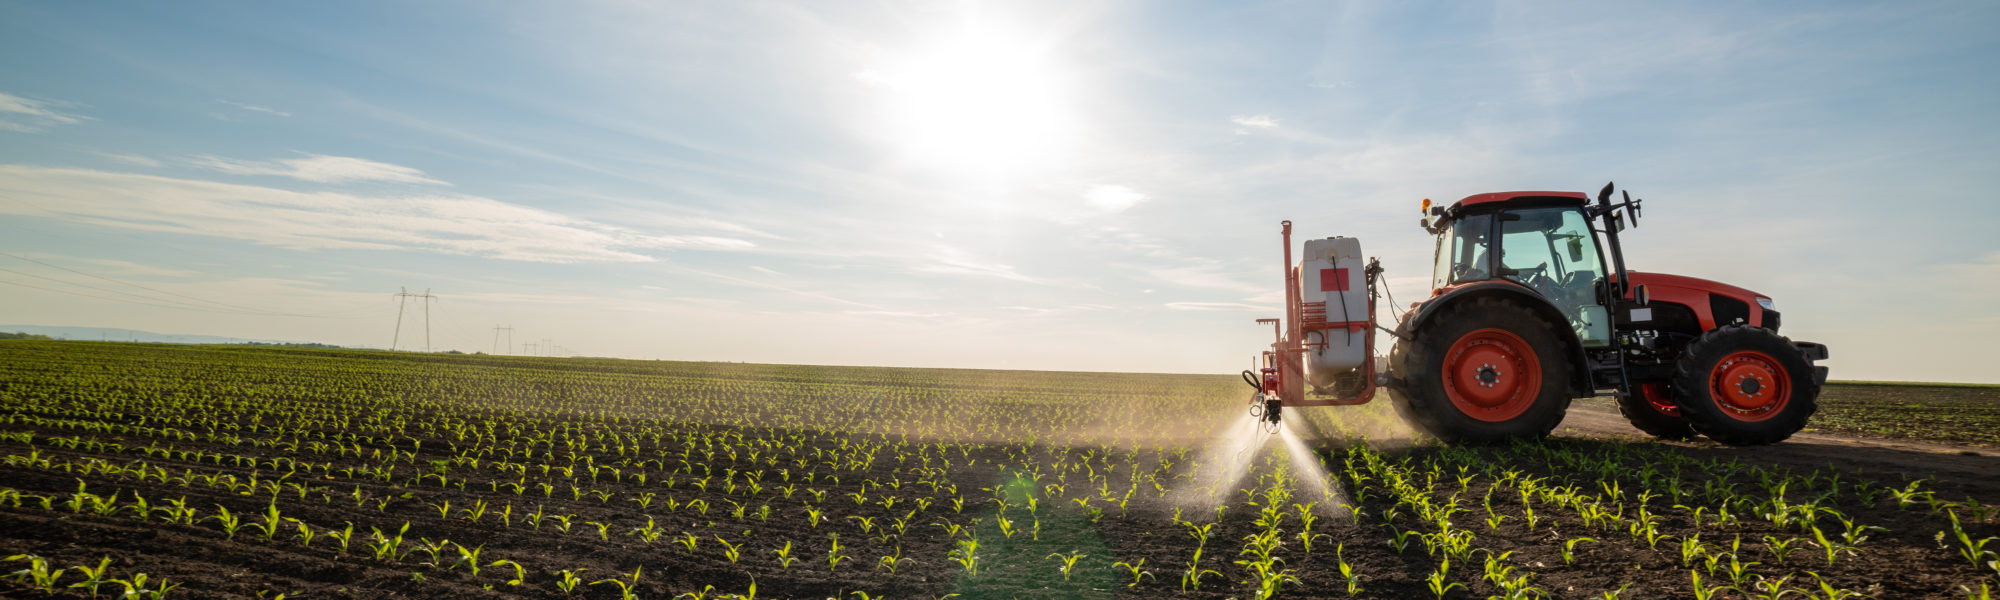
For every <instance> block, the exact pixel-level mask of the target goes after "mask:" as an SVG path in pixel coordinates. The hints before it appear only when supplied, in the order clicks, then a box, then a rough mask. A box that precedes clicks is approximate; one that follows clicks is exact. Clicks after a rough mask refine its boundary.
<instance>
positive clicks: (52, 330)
mask: <svg viewBox="0 0 2000 600" xmlns="http://www.w3.org/2000/svg"><path fill="white" fill-rule="evenodd" d="M17 332H18V333H26V334H32V335H45V336H48V337H51V338H55V339H58V340H82V341H107V342H148V343H156V344H283V345H299V346H322V347H327V348H335V347H337V346H331V345H327V344H318V343H312V342H294V341H286V340H267V339H254V338H232V337H221V336H214V335H191V334H182V333H153V332H151V331H140V330H137V329H116V328H110V327H63V326H51V325H0V333H17Z"/></svg>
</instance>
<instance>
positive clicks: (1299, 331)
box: [1262, 221, 1376, 406]
mask: <svg viewBox="0 0 2000 600" xmlns="http://www.w3.org/2000/svg"><path fill="white" fill-rule="evenodd" d="M1283 225H1284V229H1283V237H1284V244H1285V253H1284V256H1285V263H1284V267H1285V323H1284V326H1283V327H1282V328H1280V329H1279V330H1278V331H1275V332H1273V335H1275V336H1276V337H1277V339H1276V340H1275V341H1274V342H1273V343H1272V344H1271V351H1269V352H1265V353H1264V369H1263V370H1262V371H1263V373H1262V375H1263V379H1264V394H1265V395H1266V396H1270V395H1275V396H1277V399H1278V401H1279V404H1281V405H1283V406H1350V405H1355V404H1366V403H1367V402H1368V401H1369V400H1372V399H1374V398H1375V329H1376V327H1375V278H1374V277H1372V276H1365V275H1364V277H1365V279H1366V280H1367V282H1368V320H1366V321H1345V322H1339V323H1328V322H1326V321H1325V313H1324V312H1321V313H1319V314H1320V318H1319V319H1315V320H1313V322H1310V323H1308V322H1307V320H1306V318H1305V315H1306V310H1305V306H1304V302H1303V300H1304V298H1302V297H1301V295H1300V293H1299V270H1298V266H1297V265H1294V264H1292V222H1291V221H1285V222H1284V223H1283ZM1321 310H1322V311H1324V308H1322V309H1321ZM1331 329H1346V330H1347V331H1349V332H1352V331H1354V330H1356V329H1361V330H1365V331H1367V332H1368V333H1367V334H1366V337H1365V339H1366V346H1367V352H1366V358H1365V359H1364V360H1363V361H1362V366H1361V369H1362V371H1361V376H1362V381H1363V384H1362V387H1361V390H1360V391H1358V392H1356V393H1355V394H1354V395H1353V396H1347V397H1337V398H1327V397H1320V398H1312V399H1308V398H1306V372H1305V353H1306V352H1307V348H1308V347H1309V346H1322V345H1325V344H1326V342H1324V341H1322V342H1318V343H1310V342H1307V341H1305V336H1306V334H1307V333H1309V332H1310V331H1324V330H1331ZM1321 339H1325V338H1323V337H1322V338H1321Z"/></svg>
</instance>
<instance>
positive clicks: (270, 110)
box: [220, 100, 292, 117]
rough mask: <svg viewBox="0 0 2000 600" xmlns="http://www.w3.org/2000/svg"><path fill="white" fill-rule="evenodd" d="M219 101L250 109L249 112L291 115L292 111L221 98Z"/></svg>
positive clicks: (282, 115)
mask: <svg viewBox="0 0 2000 600" xmlns="http://www.w3.org/2000/svg"><path fill="white" fill-rule="evenodd" d="M220 102H222V103H223V104H227V105H230V106H234V107H236V108H241V109H243V110H247V111H250V112H260V113H264V114H267V115H275V116H280V117H289V116H292V113H288V112H285V111H282V110H278V109H275V108H270V107H267V106H257V105H255V104H244V103H242V102H230V101H228V100H221V101H220Z"/></svg>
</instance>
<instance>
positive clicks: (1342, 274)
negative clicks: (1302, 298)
mask: <svg viewBox="0 0 2000 600" xmlns="http://www.w3.org/2000/svg"><path fill="white" fill-rule="evenodd" d="M1319 291H1322V292H1345V291H1347V269H1320V270H1319Z"/></svg>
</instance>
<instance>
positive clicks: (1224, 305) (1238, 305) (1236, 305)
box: [1167, 302, 1273, 311]
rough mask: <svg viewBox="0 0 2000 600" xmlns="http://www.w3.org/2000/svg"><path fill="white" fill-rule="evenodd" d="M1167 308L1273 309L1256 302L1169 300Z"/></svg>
mask: <svg viewBox="0 0 2000 600" xmlns="http://www.w3.org/2000/svg"><path fill="white" fill-rule="evenodd" d="M1167 308H1171V309H1174V310H1206V311H1217V310H1232V311H1252V310H1271V309H1272V308H1273V307H1270V306H1258V305H1255V304H1244V303H1242V302H1168V303H1167Z"/></svg>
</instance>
